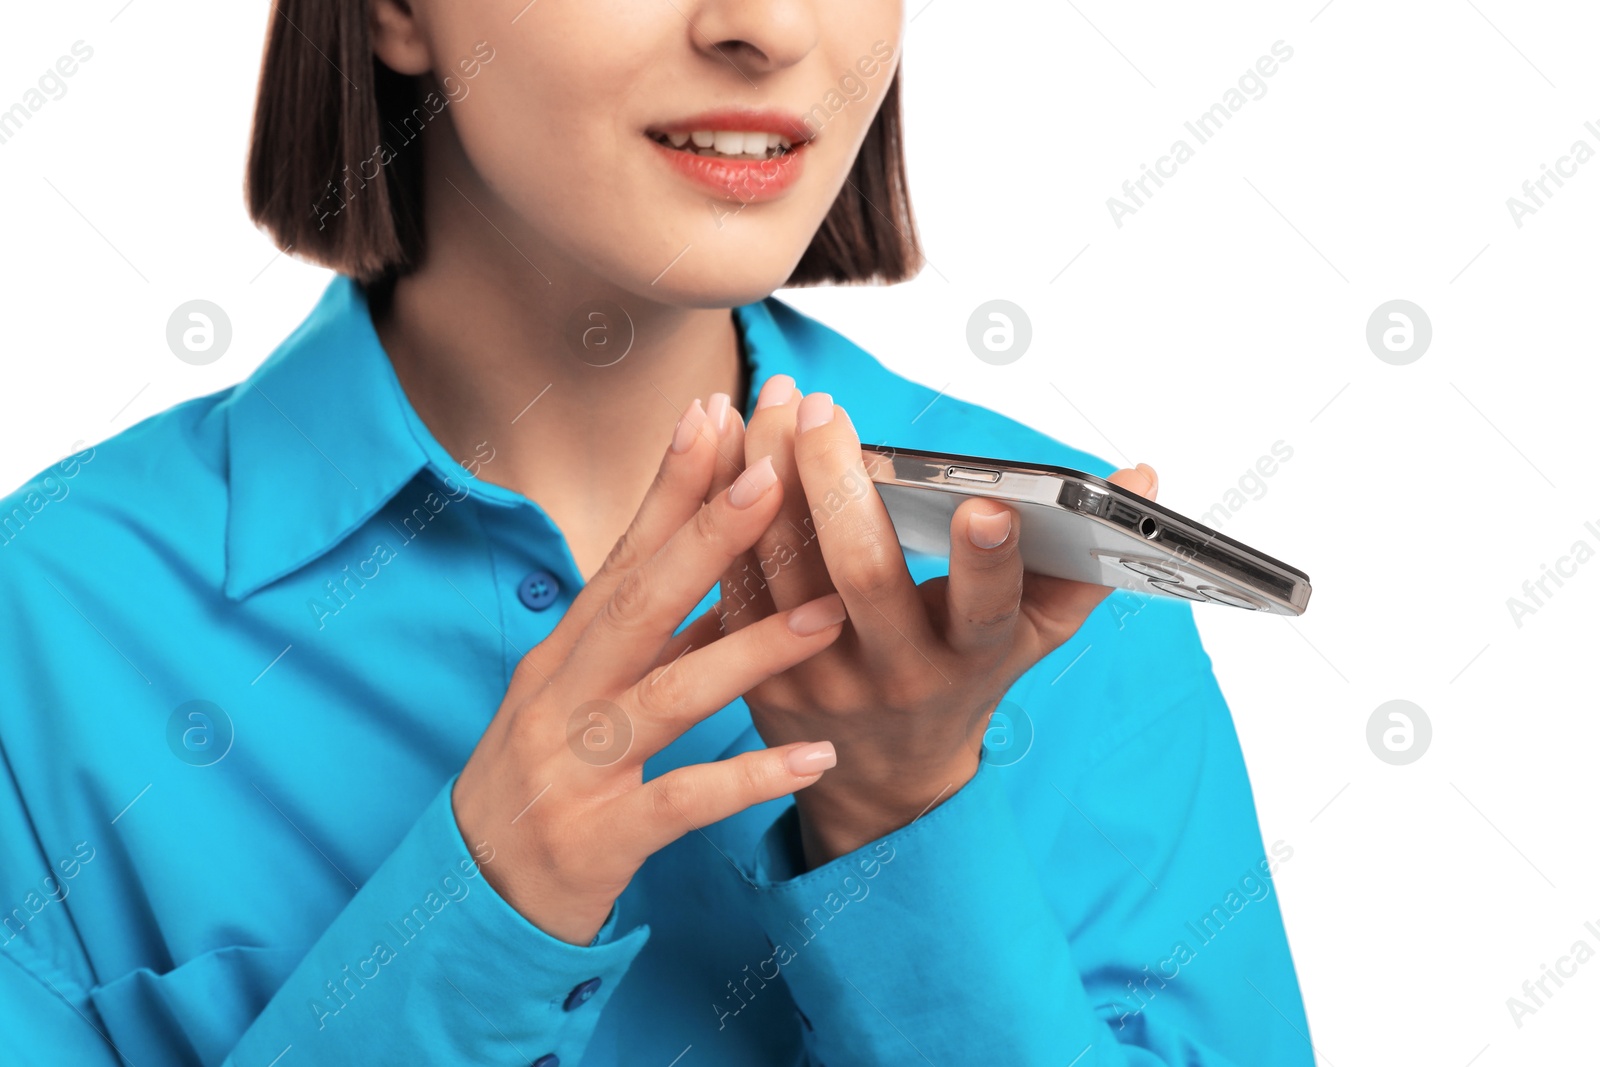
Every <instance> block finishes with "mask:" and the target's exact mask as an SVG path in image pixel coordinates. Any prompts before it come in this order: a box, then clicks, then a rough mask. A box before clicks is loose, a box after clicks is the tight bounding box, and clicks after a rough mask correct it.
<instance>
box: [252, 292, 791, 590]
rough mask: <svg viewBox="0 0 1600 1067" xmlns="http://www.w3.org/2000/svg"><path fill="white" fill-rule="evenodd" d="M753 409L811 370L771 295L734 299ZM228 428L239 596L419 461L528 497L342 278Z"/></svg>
mask: <svg viewBox="0 0 1600 1067" xmlns="http://www.w3.org/2000/svg"><path fill="white" fill-rule="evenodd" d="M733 314H734V322H735V325H736V327H737V329H738V333H739V338H740V341H741V344H742V345H743V346H744V350H745V355H746V358H748V359H749V361H750V365H751V373H750V390H749V395H748V396H747V397H746V400H745V406H744V409H745V410H746V411H749V410H750V409H751V407H752V406H753V405H754V402H755V396H756V394H757V393H758V392H759V391H760V388H761V384H762V383H763V382H765V381H766V379H767V378H769V377H771V376H772V375H774V374H789V375H792V376H794V377H795V378H796V379H797V380H799V381H806V380H808V377H809V376H808V375H807V374H806V373H805V371H804V370H803V369H802V368H801V367H800V366H799V363H800V362H801V361H802V357H801V356H800V354H799V353H797V352H796V351H795V350H794V348H793V347H792V346H791V345H790V344H789V339H788V338H787V337H786V336H785V333H784V330H783V329H782V328H781V327H780V325H779V321H778V316H779V315H783V314H787V315H793V314H794V312H792V311H791V310H790V309H788V308H787V307H784V306H783V305H782V304H780V303H778V302H777V301H776V300H773V299H771V298H769V299H768V300H765V301H761V302H759V303H755V304H749V305H746V306H744V307H739V308H735V309H734V311H733ZM221 406H222V407H223V408H224V409H225V413H226V414H225V417H226V419H227V434H228V492H229V503H228V520H227V546H226V559H227V572H226V576H225V578H224V582H223V592H224V593H225V595H226V596H227V597H228V598H229V599H231V600H242V599H243V598H245V597H247V596H249V595H250V594H252V593H254V592H255V591H256V590H258V589H261V588H262V587H264V586H266V585H268V584H270V583H272V582H275V581H277V580H278V579H280V578H283V577H285V576H286V575H288V574H291V573H293V572H294V571H296V570H299V569H300V568H301V567H304V566H305V565H306V564H308V563H311V562H312V561H313V560H316V559H317V558H318V557H320V556H322V555H323V554H324V553H326V552H327V551H328V550H329V549H331V548H333V547H334V546H335V545H337V544H339V543H340V542H341V541H343V540H344V539H345V538H346V537H348V536H349V535H350V534H351V533H352V532H354V531H355V530H356V529H358V528H359V527H360V526H361V525H362V524H364V523H365V522H366V521H367V520H368V519H370V518H371V517H372V516H373V515H374V514H375V513H377V511H378V510H379V509H381V508H382V507H383V506H384V505H385V504H386V503H388V502H389V500H390V499H391V498H392V497H393V496H394V495H395V494H396V493H398V492H399V491H400V490H401V489H402V488H404V487H405V486H406V485H407V484H408V483H409V482H410V481H411V480H412V479H413V478H415V477H416V476H417V474H418V473H419V472H421V471H423V470H431V471H432V472H433V473H434V474H436V475H437V476H438V477H439V478H440V479H441V480H442V481H443V482H444V484H445V486H446V487H447V488H449V489H453V490H459V486H460V485H461V484H462V483H465V484H466V485H467V486H468V487H469V488H470V490H471V492H472V494H473V496H475V497H477V498H479V499H481V500H484V501H486V502H488V503H491V504H499V505H513V506H514V505H525V504H526V503H527V498H525V497H523V496H522V495H521V494H520V493H517V492H515V491H513V490H510V489H506V488H505V487H503V486H499V485H495V484H493V483H490V482H485V481H481V480H479V479H477V478H474V477H473V476H472V475H470V474H469V473H468V472H467V471H466V470H464V469H463V468H462V467H461V465H460V464H458V463H457V462H455V460H454V459H452V458H451V457H450V455H449V453H448V452H446V451H445V449H444V447H443V446H442V445H441V444H439V442H438V440H437V439H436V438H435V437H434V436H433V434H432V433H431V432H430V431H429V430H428V428H427V426H426V425H424V423H423V422H422V419H421V418H420V417H419V416H418V415H417V413H416V409H415V408H413V407H412V406H411V402H410V401H409V400H408V399H407V398H406V395H405V390H404V389H403V388H401V385H400V380H399V379H398V378H397V377H396V376H395V373H394V367H393V365H392V364H391V363H390V362H389V357H388V354H387V353H386V352H384V350H383V345H382V342H381V341H380V340H379V339H378V334H377V331H376V330H375V329H374V328H373V325H372V316H371V313H370V311H369V309H368V307H367V301H366V296H365V294H364V293H363V292H362V290H361V287H360V285H359V284H358V283H357V282H356V281H355V280H354V279H352V278H350V277H348V276H346V275H342V274H340V275H335V276H334V278H333V280H332V281H331V282H330V283H329V284H328V287H327V289H326V290H324V291H323V294H322V298H321V299H320V300H319V301H318V302H317V305H316V307H315V308H314V309H312V311H311V314H310V315H309V316H307V318H306V320H305V321H304V322H303V323H301V324H300V326H299V327H298V328H297V329H296V330H295V331H294V332H293V333H292V334H290V335H289V337H288V338H286V339H285V340H284V342H283V343H282V344H281V345H279V346H278V348H277V349H276V350H275V351H274V352H273V353H272V355H271V356H269V357H268V358H267V360H266V362H264V363H262V364H261V366H260V367H258V368H257V369H256V371H255V373H253V374H252V375H251V376H250V377H249V378H247V379H245V381H243V382H241V383H240V384H239V385H238V386H236V387H235V388H234V389H233V391H232V393H231V395H230V396H229V397H228V398H227V399H226V400H225V401H224V402H223V403H222V405H221Z"/></svg>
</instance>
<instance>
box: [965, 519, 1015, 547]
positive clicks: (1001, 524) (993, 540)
mask: <svg viewBox="0 0 1600 1067" xmlns="http://www.w3.org/2000/svg"><path fill="white" fill-rule="evenodd" d="M1010 536H1011V512H1009V511H1002V512H1000V513H999V514H996V515H969V516H968V517H967V537H968V538H969V539H970V540H971V541H972V543H973V544H975V545H977V546H978V547H979V548H999V547H1000V546H1001V545H1003V544H1005V543H1006V538H1007V537H1010Z"/></svg>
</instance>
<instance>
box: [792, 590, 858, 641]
mask: <svg viewBox="0 0 1600 1067" xmlns="http://www.w3.org/2000/svg"><path fill="white" fill-rule="evenodd" d="M844 619H845V610H844V600H843V599H842V598H840V596H839V594H838V593H829V594H828V595H827V596H819V597H817V599H815V600H808V601H806V602H805V603H804V604H801V605H800V606H799V607H797V608H795V609H794V610H793V611H791V612H789V632H790V633H792V634H794V635H796V636H797V637H809V636H811V635H812V634H814V633H818V632H819V631H822V630H826V629H827V628H828V627H830V626H837V625H838V624H839V623H841V622H844Z"/></svg>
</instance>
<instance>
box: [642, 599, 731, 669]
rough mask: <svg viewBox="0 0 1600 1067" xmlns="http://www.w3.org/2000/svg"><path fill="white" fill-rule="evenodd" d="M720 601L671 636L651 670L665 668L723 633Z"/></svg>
mask: <svg viewBox="0 0 1600 1067" xmlns="http://www.w3.org/2000/svg"><path fill="white" fill-rule="evenodd" d="M722 612H723V604H722V601H720V600H719V601H717V602H716V603H715V604H713V605H711V607H710V608H708V609H707V610H706V612H705V614H703V615H701V616H700V617H699V618H697V619H695V620H694V621H693V622H691V623H690V624H689V625H688V626H685V627H684V628H683V629H682V630H679V631H678V632H677V633H675V634H673V635H672V639H671V640H670V641H668V642H667V643H666V645H665V646H663V647H662V649H661V655H659V656H657V657H656V661H655V663H653V664H651V669H654V668H656V667H665V666H666V665H667V664H669V663H672V662H673V661H675V660H676V659H677V658H678V657H679V656H682V655H683V654H684V653H686V652H689V651H691V650H692V649H696V648H704V647H706V646H707V645H709V644H710V643H711V642H713V641H715V640H716V639H717V638H719V637H721V636H722V635H723V633H724V632H725V631H724V629H723V626H722Z"/></svg>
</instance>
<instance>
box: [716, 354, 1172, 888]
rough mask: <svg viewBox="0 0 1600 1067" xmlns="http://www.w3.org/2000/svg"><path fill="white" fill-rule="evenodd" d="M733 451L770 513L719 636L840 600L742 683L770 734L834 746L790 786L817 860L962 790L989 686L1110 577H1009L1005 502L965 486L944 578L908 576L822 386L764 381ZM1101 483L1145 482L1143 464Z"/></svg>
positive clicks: (1036, 654)
mask: <svg viewBox="0 0 1600 1067" xmlns="http://www.w3.org/2000/svg"><path fill="white" fill-rule="evenodd" d="M744 449H745V455H746V456H748V457H756V456H762V457H771V459H772V460H773V462H774V463H775V464H776V470H777V471H778V473H779V476H780V479H781V481H782V482H783V484H784V486H785V493H784V497H783V501H782V505H781V507H780V508H779V509H778V514H777V517H776V521H775V522H774V523H773V525H772V526H771V527H770V528H769V529H768V530H767V531H766V532H765V533H764V534H763V535H762V537H761V538H760V540H758V541H757V542H756V545H755V546H754V548H753V550H752V551H751V552H750V553H747V554H746V556H745V557H744V558H743V559H742V560H740V561H738V562H737V563H736V564H735V566H734V568H733V569H732V570H731V571H730V573H729V575H727V576H725V578H724V581H723V594H722V606H723V610H724V616H723V618H724V625H725V628H726V630H727V632H728V633H729V634H730V635H736V634H740V633H743V632H745V631H746V630H747V629H753V628H756V627H759V626H762V625H764V624H765V620H766V619H767V618H768V617H769V616H770V615H771V614H772V613H773V612H780V613H781V612H782V611H784V610H787V609H790V608H792V607H794V606H795V605H797V604H801V603H804V602H805V601H808V600H811V599H812V598H814V597H818V596H823V595H825V594H827V593H830V592H833V591H835V590H836V591H837V592H838V593H839V595H840V596H842V597H843V600H844V604H845V607H846V608H847V609H848V612H849V622H850V625H849V627H848V628H847V629H846V631H845V633H844V635H843V637H842V638H841V639H840V640H839V641H837V642H835V643H833V644H832V645H831V646H830V647H828V648H827V649H826V650H824V651H822V652H820V653H818V654H817V655H816V656H814V657H812V658H810V659H808V660H806V661H805V662H803V663H800V664H797V665H796V666H795V667H793V668H791V669H789V670H788V671H786V672H784V673H783V674H781V675H779V676H778V677H775V678H770V679H767V680H764V681H762V682H760V683H759V684H757V685H756V686H755V687H753V688H752V689H751V690H749V691H748V692H747V693H746V694H745V700H746V702H747V703H748V704H749V706H750V711H751V715H752V717H753V718H754V720H755V723H756V726H757V728H758V729H759V731H760V733H761V736H762V737H763V738H764V739H765V740H766V741H767V743H768V744H784V743H787V742H790V741H794V740H798V739H800V738H804V737H812V736H823V737H828V738H830V739H831V740H833V742H834V743H835V745H836V746H837V749H838V760H839V763H838V767H837V768H836V769H835V770H834V771H833V772H832V773H830V774H829V775H828V778H827V780H826V781H824V782H821V783H819V784H818V785H817V786H815V787H814V788H812V789H808V790H807V791H806V792H805V793H803V794H801V795H800V796H798V797H797V798H796V803H797V804H798V806H799V809H800V817H801V834H802V838H803V842H804V847H805V851H806V857H807V860H808V862H809V863H810V864H811V865H813V866H815V865H817V864H820V863H823V862H826V861H827V860H829V859H832V858H835V857H838V856H841V855H844V854H845V853H847V852H850V851H853V850H854V849H856V848H859V847H861V846H862V845H863V844H866V843H867V842H869V841H872V840H875V839H876V838H878V837H881V836H883V835H884V834H886V833H889V832H890V831H892V830H895V829H898V828H899V827H901V826H904V825H906V824H907V823H909V822H911V821H912V820H913V819H915V818H916V817H918V816H919V815H920V814H921V813H922V812H925V811H927V810H928V809H929V808H931V807H933V806H934V805H935V804H936V803H938V802H940V801H942V800H943V799H945V798H947V797H949V796H950V795H951V794H953V793H954V792H955V791H956V790H958V789H960V788H961V786H962V785H963V784H965V783H966V782H967V780H968V779H970V778H971V777H972V775H973V774H974V773H975V772H976V770H977V767H978V761H979V752H980V748H981V745H982V739H983V734H984V730H985V729H986V727H987V725H988V720H989V715H990V713H991V712H993V710H994V708H995V706H996V705H997V704H998V703H999V701H1000V698H1001V697H1002V696H1003V695H1004V693H1005V691H1006V690H1007V689H1008V688H1010V686H1011V684H1012V683H1013V682H1015V681H1016V679H1017V678H1019V677H1020V676H1021V675H1022V674H1023V673H1024V672H1026V671H1027V670H1028V669H1029V668H1030V667H1032V666H1033V665H1034V664H1035V663H1037V662H1038V661H1039V660H1040V659H1042V658H1043V657H1044V656H1045V655H1047V654H1048V653H1049V652H1050V651H1052V650H1053V649H1055V648H1056V647H1058V646H1059V645H1061V644H1062V643H1063V642H1065V641H1066V640H1067V639H1068V638H1070V637H1071V636H1072V635H1073V634H1074V633H1076V632H1077V629H1078V627H1079V626H1080V625H1082V623H1083V621H1084V619H1085V618H1087V617H1088V615H1089V613H1090V612H1091V611H1092V610H1093V609H1094V608H1095V606H1096V605H1097V604H1099V603H1100V601H1101V600H1103V599H1104V598H1105V597H1106V595H1107V594H1108V593H1109V592H1110V590H1109V589H1107V588H1106V587H1104V586H1099V585H1093V584H1089V583H1084V582H1073V581H1064V580H1061V579H1055V578H1048V577H1043V576H1039V575H1034V574H1025V573H1024V572H1023V569H1022V557H1021V554H1020V552H1019V551H1018V545H1019V543H1020V538H1022V537H1026V536H1027V532H1026V531H1025V530H1023V529H1021V518H1020V516H1019V515H1018V514H1017V512H1015V511H1014V510H1013V509H1011V508H1008V507H1006V506H1005V505H1003V504H1000V503H997V502H995V501H988V500H981V499H972V500H967V501H964V502H963V503H962V504H961V506H960V507H958V508H957V509H956V512H955V515H954V517H953V519H952V521H951V526H950V546H951V555H950V570H949V576H948V577H943V576H941V577H938V578H933V579H931V580H929V581H927V582H924V583H923V584H922V585H920V586H918V585H916V584H915V583H914V582H913V581H912V579H911V576H910V573H909V572H908V571H907V569H906V563H905V557H904V554H903V552H902V550H901V548H900V545H899V543H898V541H897V540H896V537H895V531H894V527H893V525H892V523H891V522H890V520H889V516H888V513H887V512H886V511H885V509H884V506H883V502H882V500H881V499H880V498H879V496H878V493H877V490H876V489H875V488H874V487H873V484H872V482H871V479H870V478H869V476H868V473H867V471H866V469H865V467H864V466H863V464H862V457H861V442H860V439H859V438H858V437H857V436H856V432H855V429H854V427H853V426H852V425H851V422H850V419H849V416H848V415H847V414H846V413H845V411H844V409H843V408H841V407H839V406H837V405H835V404H834V403H833V400H832V398H831V397H829V396H828V395H827V394H826V393H813V394H811V395H810V396H807V397H805V398H804V399H802V398H801V396H800V395H799V393H798V392H796V391H795V390H794V385H793V382H792V380H790V379H788V378H786V377H784V376H777V377H774V378H773V379H770V380H769V381H768V382H767V384H766V385H765V387H764V388H763V390H762V395H761V398H760V400H759V401H758V403H757V406H756V411H755V412H754V413H753V414H752V416H751V420H750V426H749V428H748V431H747V432H746V433H745V434H744ZM726 476H727V475H726V473H725V472H724V474H723V477H724V478H725V477H726ZM1111 480H1112V481H1114V482H1116V483H1117V484H1119V485H1121V486H1123V487H1125V488H1128V489H1132V490H1134V491H1135V492H1139V493H1143V494H1144V495H1146V496H1148V497H1151V498H1153V497H1154V496H1155V490H1156V476H1155V471H1154V470H1152V469H1150V468H1149V467H1146V466H1143V465H1141V467H1140V468H1138V469H1130V470H1121V471H1118V472H1117V473H1116V474H1114V475H1112V476H1111Z"/></svg>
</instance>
